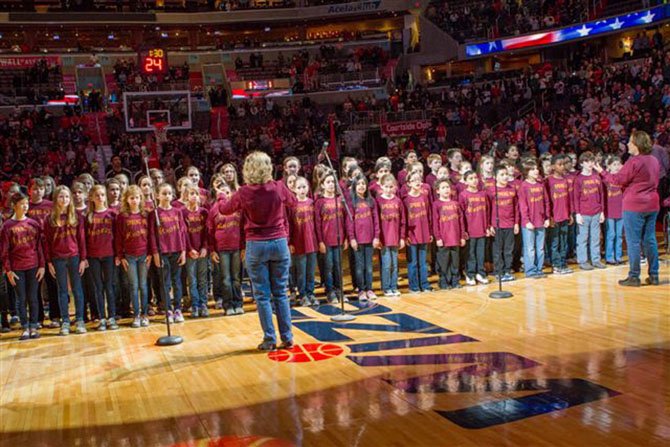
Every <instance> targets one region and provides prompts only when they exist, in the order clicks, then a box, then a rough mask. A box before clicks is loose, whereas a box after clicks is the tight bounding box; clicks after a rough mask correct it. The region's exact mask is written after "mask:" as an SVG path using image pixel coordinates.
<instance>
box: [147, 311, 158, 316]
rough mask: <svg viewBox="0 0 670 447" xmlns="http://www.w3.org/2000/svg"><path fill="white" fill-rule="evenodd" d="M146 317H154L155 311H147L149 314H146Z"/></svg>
mask: <svg viewBox="0 0 670 447" xmlns="http://www.w3.org/2000/svg"><path fill="white" fill-rule="evenodd" d="M147 315H149V316H150V317H155V316H156V311H155V310H153V309H149V312H147Z"/></svg>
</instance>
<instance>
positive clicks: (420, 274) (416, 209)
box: [403, 171, 433, 293]
mask: <svg viewBox="0 0 670 447" xmlns="http://www.w3.org/2000/svg"><path fill="white" fill-rule="evenodd" d="M422 180H423V175H422V173H421V172H419V171H413V172H412V173H411V174H410V175H409V176H408V177H407V183H406V184H405V185H406V186H408V187H409V191H408V192H407V196H406V197H405V198H404V199H403V203H404V205H405V215H406V216H407V273H408V279H409V291H410V292H413V293H417V292H431V291H432V290H433V289H432V287H431V286H430V282H429V281H428V268H427V265H426V250H427V246H428V244H429V243H430V242H432V240H433V238H432V236H431V231H430V212H431V204H430V199H429V197H430V196H429V195H426V194H424V193H423V191H422V187H423V185H424V183H423V182H422Z"/></svg>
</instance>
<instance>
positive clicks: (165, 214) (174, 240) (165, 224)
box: [149, 183, 187, 323]
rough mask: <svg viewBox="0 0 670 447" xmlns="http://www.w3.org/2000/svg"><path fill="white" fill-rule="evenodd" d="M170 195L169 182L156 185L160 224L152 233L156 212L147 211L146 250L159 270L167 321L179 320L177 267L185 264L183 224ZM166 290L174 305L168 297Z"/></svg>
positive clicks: (182, 318)
mask: <svg viewBox="0 0 670 447" xmlns="http://www.w3.org/2000/svg"><path fill="white" fill-rule="evenodd" d="M173 194H174V192H173V190H172V185H170V184H169V183H163V184H162V185H160V186H159V187H158V206H157V207H156V211H157V214H158V219H159V221H160V226H159V227H158V232H156V228H157V227H156V213H151V214H149V252H150V253H151V254H152V256H153V259H154V264H155V265H156V267H157V268H159V269H161V271H162V273H163V293H164V299H165V301H166V306H165V307H166V309H167V312H168V320H172V321H176V322H177V323H183V322H184V316H183V314H182V312H181V297H182V283H181V268H182V266H183V265H184V264H185V263H186V248H187V246H186V224H185V223H184V217H183V216H182V214H181V211H179V210H178V209H176V208H174V207H172V205H171V203H172V199H173V197H174V195H173ZM170 289H172V298H173V299H174V307H173V305H172V300H170ZM173 309H174V312H173ZM172 321H171V322H172Z"/></svg>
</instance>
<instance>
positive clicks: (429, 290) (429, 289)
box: [421, 287, 433, 293]
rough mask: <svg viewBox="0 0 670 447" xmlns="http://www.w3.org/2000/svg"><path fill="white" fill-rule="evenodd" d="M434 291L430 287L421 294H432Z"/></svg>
mask: <svg viewBox="0 0 670 447" xmlns="http://www.w3.org/2000/svg"><path fill="white" fill-rule="evenodd" d="M432 291H433V288H432V287H428V288H427V289H423V290H422V291H421V293H431V292H432Z"/></svg>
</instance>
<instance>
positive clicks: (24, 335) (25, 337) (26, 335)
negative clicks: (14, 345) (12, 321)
mask: <svg viewBox="0 0 670 447" xmlns="http://www.w3.org/2000/svg"><path fill="white" fill-rule="evenodd" d="M29 338H30V331H29V330H28V329H25V330H24V331H23V333H22V334H21V336H20V337H19V340H21V341H23V340H28V339H29Z"/></svg>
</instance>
